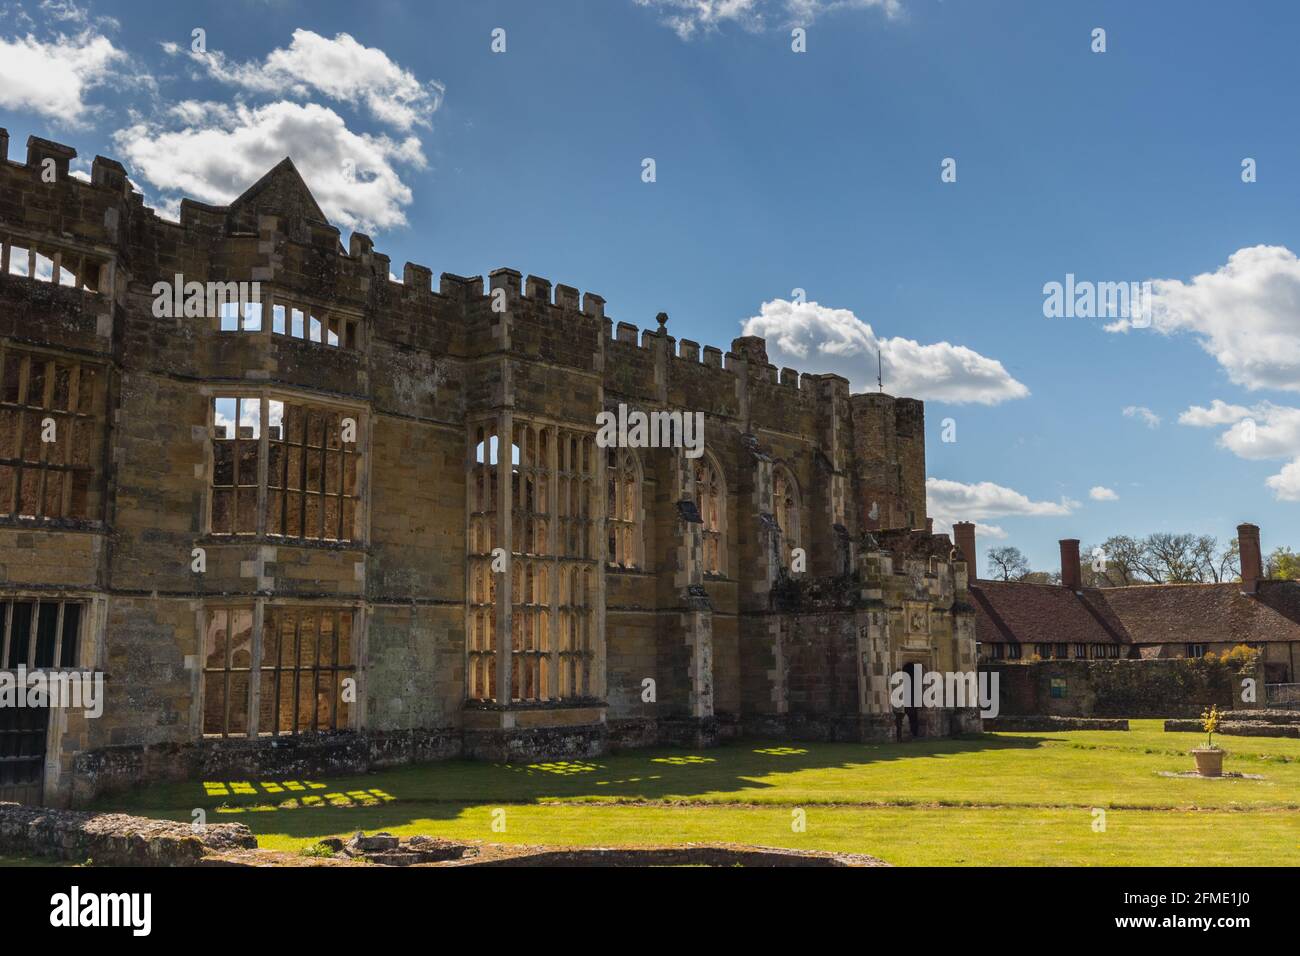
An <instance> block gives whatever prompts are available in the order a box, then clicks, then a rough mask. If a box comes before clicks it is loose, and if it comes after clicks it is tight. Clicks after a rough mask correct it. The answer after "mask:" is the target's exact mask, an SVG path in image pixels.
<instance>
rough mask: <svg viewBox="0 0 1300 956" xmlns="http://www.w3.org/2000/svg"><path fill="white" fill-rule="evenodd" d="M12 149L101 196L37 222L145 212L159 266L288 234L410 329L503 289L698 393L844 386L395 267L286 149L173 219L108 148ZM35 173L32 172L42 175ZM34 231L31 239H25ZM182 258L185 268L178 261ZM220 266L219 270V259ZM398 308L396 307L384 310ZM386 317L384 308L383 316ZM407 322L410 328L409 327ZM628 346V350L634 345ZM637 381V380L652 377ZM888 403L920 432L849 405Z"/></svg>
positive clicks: (562, 304)
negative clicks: (325, 200)
mask: <svg viewBox="0 0 1300 956" xmlns="http://www.w3.org/2000/svg"><path fill="white" fill-rule="evenodd" d="M8 153H9V135H8V132H7V131H5V130H3V129H0V159H3V163H0V169H7V170H8V171H9V172H10V174H13V173H15V172H17V171H18V170H24V169H25V170H28V171H29V172H32V173H35V172H37V171H40V170H47V169H49V168H51V166H52V168H53V169H54V170H55V180H56V182H59V183H61V184H66V186H69V187H70V188H72V189H73V190H78V191H87V192H89V193H91V194H92V195H95V196H97V197H98V200H97V201H96V202H85V201H80V202H75V203H69V204H66V205H65V206H64V207H63V208H64V216H65V219H64V220H63V221H56V222H52V223H51V222H46V223H45V228H49V227H50V226H51V225H53V227H54V228H55V229H56V230H57V231H58V232H59V233H60V235H62V236H71V235H77V234H78V230H77V228H76V227H77V226H78V225H84V226H86V229H85V230H84V231H85V233H86V235H88V236H90V237H92V238H93V239H94V240H95V241H96V242H102V241H103V240H104V239H108V240H113V239H115V238H116V230H110V231H109V233H108V234H107V235H106V236H103V237H101V236H100V235H99V234H98V233H99V232H100V231H102V230H98V229H96V228H92V226H94V225H95V223H92V222H91V221H90V219H91V218H92V217H93V219H94V220H96V221H97V222H98V221H103V220H105V219H107V220H108V221H112V222H117V221H120V220H121V219H122V218H123V217H124V216H127V215H132V214H138V215H141V216H144V217H145V219H144V221H143V222H142V223H141V225H143V227H144V228H145V229H152V230H155V231H157V232H159V233H161V234H160V235H159V237H158V240H157V242H156V243H155V245H156V247H157V248H159V249H163V250H168V251H169V255H170V258H169V259H167V260H160V262H159V264H158V267H157V268H158V271H159V272H160V273H162V274H165V275H170V274H171V273H172V272H173V271H175V272H180V271H185V272H187V273H189V272H193V273H195V274H196V275H197V276H200V277H202V276H203V275H204V273H205V272H207V271H210V270H211V271H212V274H213V275H214V276H215V277H217V278H221V279H242V278H244V277H243V276H241V275H236V274H227V273H228V272H229V268H228V267H224V266H220V265H218V263H219V262H220V261H221V260H222V257H221V256H219V255H214V254H213V250H216V249H219V248H220V245H221V243H225V242H232V241H233V242H241V241H242V242H249V243H256V244H257V249H258V250H259V251H260V252H261V253H262V254H263V256H264V258H266V259H267V260H268V263H269V264H268V266H267V267H266V268H264V269H257V270H254V271H256V272H257V273H259V274H258V275H255V276H251V277H250V278H253V279H261V280H262V281H264V282H265V281H268V280H270V281H271V282H272V283H277V282H279V281H280V278H281V270H282V269H284V267H285V266H284V262H285V259H286V254H283V253H280V252H278V251H274V250H276V249H277V243H288V244H289V245H290V246H295V245H296V246H298V247H299V248H301V249H302V252H301V253H298V254H296V255H297V256H298V258H297V259H296V260H295V261H294V266H295V270H293V275H292V276H291V277H290V279H287V280H286V281H287V282H290V284H292V283H293V282H295V281H296V282H297V283H299V284H300V285H301V287H302V288H301V290H300V291H301V292H302V294H304V295H308V296H310V295H316V296H323V297H325V298H326V299H331V300H334V301H337V302H340V303H348V304H349V306H350V307H351V308H354V309H359V310H363V311H364V310H367V309H370V308H377V309H379V311H380V312H381V313H383V314H384V315H385V316H388V315H390V314H391V316H392V320H391V321H392V322H393V323H394V326H393V329H394V330H395V331H400V330H401V329H402V328H405V329H408V330H414V329H416V328H418V327H419V326H420V325H422V324H424V323H442V324H448V325H450V326H452V327H456V326H458V325H462V324H463V323H464V322H465V320H466V319H468V320H470V324H469V325H468V326H464V328H466V329H470V330H472V329H474V328H478V326H476V325H475V324H474V323H476V322H482V321H483V320H484V319H485V318H489V317H490V316H491V314H492V311H495V309H490V306H492V305H495V304H497V303H499V301H500V297H501V296H504V300H505V304H506V307H507V309H506V311H507V312H508V313H509V315H510V322H511V323H512V324H513V325H514V326H516V327H517V328H519V329H522V328H523V327H524V326H527V325H528V324H529V323H535V322H539V321H547V319H546V316H547V315H548V314H550V315H551V318H550V319H549V321H550V322H551V323H552V324H553V323H555V322H563V321H564V317H565V316H583V317H585V318H586V319H589V320H595V321H596V322H598V323H604V335H605V338H606V341H607V342H609V343H611V344H613V345H614V346H615V347H616V348H624V347H631V348H634V349H636V350H637V354H640V355H643V356H645V359H644V360H637V361H636V362H634V363H633V365H632V366H630V373H631V374H632V375H633V378H638V377H640V378H647V379H648V378H650V377H653V376H654V375H656V374H659V373H656V372H654V363H655V362H658V361H660V359H659V358H657V356H660V355H661V354H662V355H663V356H664V358H666V360H667V362H668V368H669V369H670V370H673V369H676V370H679V371H675V372H671V371H670V374H672V375H686V376H688V377H690V378H691V380H692V381H694V382H696V387H695V388H694V389H693V390H689V391H690V394H694V395H697V396H700V395H705V394H707V388H706V387H705V384H704V383H705V381H706V379H700V378H698V375H697V373H696V372H695V371H693V370H695V369H699V370H701V371H702V372H703V374H704V375H705V376H708V375H712V374H726V375H727V376H728V379H732V380H734V378H735V377H737V376H740V377H743V378H744V379H745V382H746V387H747V388H748V389H749V390H750V392H751V393H752V394H754V395H760V394H762V395H766V394H768V392H767V391H766V390H768V389H770V390H772V392H771V395H772V397H771V398H770V399H761V401H763V402H766V403H767V404H766V405H765V406H764V407H765V408H766V407H768V406H770V407H772V408H779V407H780V405H781V399H780V398H779V396H780V395H781V394H785V395H786V396H787V397H790V396H797V397H798V402H797V405H796V406H795V407H799V408H810V407H812V406H813V405H821V404H825V403H831V404H834V403H835V402H836V401H838V400H841V399H844V398H848V397H849V384H848V381H847V380H846V379H844V378H843V377H841V376H837V375H830V374H818V373H813V372H802V373H801V372H800V371H799V370H797V369H794V368H789V367H778V366H776V365H775V364H773V363H772V362H770V361H769V358H768V354H767V345H766V342H765V341H764V339H763V338H761V337H759V336H740V337H737V338H735V339H733V340H732V342H731V345H730V348H727V349H723V348H719V347H716V346H711V345H703V346H702V345H701V344H700V343H699V342H697V341H694V340H692V339H687V338H682V339H677V338H676V337H674V336H672V335H670V334H668V331H667V325H668V316H667V315H665V314H663V313H660V314H659V316H658V317H657V319H658V328H654V327H650V326H647V327H645V328H641V327H638V326H637V325H635V324H633V323H630V322H625V321H616V320H615V319H613V318H611V317H610V316H609V315H608V313H607V311H606V300H605V298H604V297H603V296H601V295H599V294H597V293H595V292H591V291H587V292H582V291H580V290H579V289H578V288H577V287H576V286H573V285H568V284H564V283H553V282H552V281H551V280H550V279H548V278H545V277H542V276H537V275H527V276H525V275H524V273H522V272H520V271H519V270H517V269H513V268H509V267H502V268H497V269H493V270H491V271H490V272H489V273H487V275H486V276H484V275H474V276H462V275H457V274H453V273H448V272H444V273H441V275H440V276H439V280H438V284H437V286H436V287H435V285H434V270H433V269H432V268H430V267H429V266H426V265H422V264H420V263H415V262H406V263H404V264H403V266H402V268H401V274H400V277H399V276H397V275H395V274H394V272H393V270H392V268H391V260H390V257H389V256H388V255H386V254H384V253H382V252H380V251H377V250H376V248H375V244H374V241H373V239H372V238H371V237H370V236H369V235H366V234H365V233H363V232H353V233H352V234H351V235H350V236H348V237H347V239H346V243H345V242H344V241H343V237H342V235H341V233H340V231H339V230H338V228H337V227H335V226H333V225H331V224H330V223H329V222H328V221H327V219H326V217H325V215H324V213H323V212H322V211H321V210H320V208H319V206H318V205H317V204H316V201H315V199H314V198H313V197H312V195H311V193H310V190H309V188H308V187H307V185H306V183H305V182H303V180H302V178H301V176H300V175H299V173H298V171H297V169H296V168H295V167H294V165H293V162H292V160H291V159H289V158H285V159H284V160H282V161H281V162H280V163H278V164H277V165H276V166H275V167H273V168H272V169H271V170H269V171H268V172H267V173H266V174H265V175H264V176H262V177H261V178H260V179H259V180H258V181H257V182H256V183H254V184H252V185H251V186H249V187H248V189H246V190H245V191H244V192H243V193H242V194H241V195H239V196H238V197H236V198H235V199H233V200H232V201H231V202H230V203H229V204H228V205H224V206H219V205H212V204H208V203H203V202H199V201H197V200H193V199H189V198H185V199H182V200H181V202H180V206H179V221H177V222H173V221H171V220H168V219H165V218H162V217H161V216H159V215H158V213H157V211H156V210H154V209H152V208H150V207H147V206H145V205H144V202H143V197H142V196H141V195H140V193H138V192H136V191H135V190H133V189H132V188H131V185H130V181H129V178H128V173H127V170H126V169H125V168H124V167H123V166H122V164H121V163H119V162H117V161H116V160H113V159H109V158H106V157H103V156H96V157H95V159H94V161H93V163H92V166H91V174H90V177H89V179H88V180H87V179H86V178H84V177H81V176H71V175H70V174H69V170H70V164H71V163H72V161H73V160H74V159H75V158H76V156H77V152H76V150H75V149H74V148H73V147H71V146H67V145H64V144H61V143H57V142H54V141H51V140H47V139H42V138H40V137H36V136H31V137H29V138H28V140H27V156H26V160H25V162H21V163H19V162H14V161H13V160H11V159H9V155H8ZM33 178H36V179H37V182H38V184H39V178H38V177H33ZM25 188H38V186H30V187H25ZM114 208H116V209H117V210H118V212H117V213H116V214H114V213H112V212H108V210H112V209H114ZM73 217H85V218H86V219H87V221H86V222H85V223H78V222H74V221H73ZM54 219H56V220H57V214H56V215H55V217H54ZM15 225H16V224H15ZM70 227H71V228H70ZM32 231H33V229H32V228H31V226H30V224H28V225H27V226H26V227H25V228H23V229H20V230H19V234H20V235H30V233H31V232H32ZM35 243H36V240H35V239H33V240H32V244H33V245H35ZM322 257H323V258H322ZM330 260H333V261H332V263H331V262H330ZM183 266H184V267H186V268H184V269H182V267H183ZM223 269H224V270H225V271H221V270H223ZM321 275H325V276H329V277H330V281H329V282H328V283H326V284H324V285H322V284H321V283H320V282H318V281H316V278H315V277H317V276H321ZM154 278H155V277H154V276H152V275H144V276H137V277H135V281H144V282H152V281H153V279H154ZM394 309H395V310H397V311H395V312H393V311H391V310H394ZM384 321H389V319H388V318H387V317H386V318H385V319H384ZM598 328H599V326H598ZM405 334H407V335H414V334H416V333H415V332H414V331H408V332H407V333H405ZM449 334H450V333H449ZM496 341H498V342H501V341H504V340H500V339H498V340H496ZM661 349H662V350H663V351H662V352H660V350H661ZM625 354H627V353H625ZM628 358H629V359H630V358H631V356H630V354H629V355H628ZM625 380H627V381H630V380H628V379H626V378H625ZM715 387H719V388H721V389H723V390H724V391H725V393H726V394H727V395H731V394H732V393H733V392H734V389H735V385H734V384H723V383H722V382H721V381H719V382H717V383H715ZM637 388H640V389H641V390H642V391H645V390H646V389H649V388H650V385H649V384H646V385H644V386H637ZM634 390H636V389H634ZM787 400H788V398H787ZM886 405H888V406H889V409H890V411H892V415H893V419H894V422H893V426H894V427H893V430H895V431H896V432H897V433H898V434H899V435H900V436H908V437H913V436H916V435H920V434H921V433H922V428H923V424H924V413H923V411H922V405H921V403H920V402H915V401H913V400H911V399H894V398H892V397H890V396H883V395H874V394H866V395H854V396H852V407H853V408H855V409H862V410H864V411H867V410H871V411H875V412H881V411H883V410H884V406H886Z"/></svg>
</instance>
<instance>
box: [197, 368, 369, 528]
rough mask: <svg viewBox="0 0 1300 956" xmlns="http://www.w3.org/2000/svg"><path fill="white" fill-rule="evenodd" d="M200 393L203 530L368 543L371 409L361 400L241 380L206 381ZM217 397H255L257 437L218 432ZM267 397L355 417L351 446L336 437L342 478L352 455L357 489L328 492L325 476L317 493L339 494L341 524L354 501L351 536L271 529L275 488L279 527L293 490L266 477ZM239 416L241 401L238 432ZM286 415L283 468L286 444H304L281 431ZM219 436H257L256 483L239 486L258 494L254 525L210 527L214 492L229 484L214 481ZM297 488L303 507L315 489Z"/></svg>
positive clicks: (322, 495) (236, 523) (287, 456)
mask: <svg viewBox="0 0 1300 956" xmlns="http://www.w3.org/2000/svg"><path fill="white" fill-rule="evenodd" d="M203 394H204V398H205V400H206V402H207V418H206V422H205V427H206V432H207V439H206V441H205V444H204V468H205V475H206V481H205V485H204V496H205V500H204V508H203V533H204V534H205V535H206V536H209V537H212V538H215V539H218V540H221V541H264V542H267V543H274V544H283V545H288V546H307V547H311V546H332V547H339V546H341V547H350V548H364V547H365V546H366V544H367V542H368V540H369V469H370V458H371V456H370V454H369V453H368V449H369V448H370V447H371V442H370V441H369V436H370V424H371V417H370V414H369V410H368V409H367V407H366V406H365V405H362V404H358V403H354V402H346V401H337V400H335V399H330V398H322V397H319V396H316V395H312V394H304V393H302V392H298V391H293V390H291V389H283V388H277V387H264V388H256V387H253V388H250V387H248V386H245V385H238V386H230V387H223V386H219V385H214V386H208V387H206V388H205V389H204V391H203ZM219 399H236V400H237V401H239V402H241V403H242V402H243V401H245V400H249V401H257V402H258V409H259V411H258V420H257V428H258V434H257V436H256V437H255V438H242V439H241V438H238V437H236V438H235V439H218V438H217V432H216V429H217V421H216V417H217V401H218V400H219ZM271 402H280V403H282V404H283V405H285V406H288V405H291V404H292V405H298V406H302V407H305V408H307V409H309V410H315V411H317V412H324V413H326V414H330V415H337V416H338V417H339V420H340V423H341V421H342V419H344V418H352V419H353V420H354V421H355V422H356V441H355V442H354V443H353V448H354V450H351V451H349V450H346V449H343V448H342V445H343V443H342V441H341V439H340V443H339V444H340V449H338V450H337V451H338V453H339V454H340V456H341V459H340V469H339V471H340V481H341V482H342V481H343V480H345V479H344V476H345V474H346V472H345V470H344V466H345V465H346V464H347V463H348V461H349V459H351V464H352V468H353V469H354V472H355V478H354V481H355V493H354V494H350V495H349V494H346V493H345V492H343V491H342V490H340V492H338V493H334V492H329V491H328V490H327V489H325V488H324V483H323V479H322V486H321V490H320V492H319V493H318V494H319V498H320V500H321V502H322V503H323V502H324V499H326V498H336V499H338V502H339V522H340V525H341V524H342V523H344V522H345V521H346V510H347V509H346V502H347V501H351V502H352V503H353V517H352V536H351V537H348V538H327V537H324V536H323V535H322V536H309V535H302V534H298V535H291V534H287V533H281V532H276V531H272V530H271V525H272V515H271V504H272V498H273V495H274V493H275V492H279V493H280V496H281V497H280V502H281V515H282V523H281V525H280V527H281V528H283V529H285V531H287V530H288V527H289V526H288V518H287V512H286V510H285V509H287V507H288V500H289V494H290V493H291V491H292V490H291V489H288V488H281V487H279V486H276V487H272V486H271V485H270V477H271V476H270V468H271V460H270V459H271V452H270V449H271V444H272V442H271V438H270V427H269V425H270V403H271ZM241 416H242V404H240V405H237V406H236V423H235V427H236V435H238V429H239V427H240V421H239V419H240V418H241ZM285 417H286V416H285V415H284V414H283V413H282V416H281V424H280V427H281V436H282V437H281V439H280V440H279V442H278V443H279V444H280V445H281V446H282V451H281V456H282V461H283V465H284V468H285V469H287V468H288V466H289V461H290V454H289V449H290V448H291V447H302V446H297V445H296V444H294V443H290V442H288V441H286V440H285V438H284V432H283V428H284V418H285ZM220 440H229V441H235V442H237V443H238V442H240V441H248V442H251V441H256V442H257V484H256V485H255V486H254V485H251V484H250V485H242V486H241V487H246V488H253V489H255V491H256V496H257V499H256V504H255V506H254V509H255V514H254V518H255V522H256V529H255V530H253V531H236V530H232V531H217V530H214V521H213V516H214V512H215V509H216V498H217V493H218V492H220V491H223V490H226V488H228V487H232V486H226V485H218V484H217V483H216V479H217V462H216V442H217V441H220ZM307 449H308V451H314V450H316V449H315V447H314V446H310V445H309V446H307ZM321 451H322V453H327V452H328V451H329V449H326V448H324V447H322V448H321ZM237 452H238V444H237V445H236V454H237ZM306 457H307V455H306V454H303V456H302V458H303V465H302V467H303V468H305V467H306V464H307V463H306ZM328 471H329V467H328V464H326V465H325V466H324V467H323V468H322V472H323V473H327V472H328ZM285 473H286V472H284V471H282V472H281V474H282V475H283V474H285ZM300 474H301V473H300ZM233 477H234V478H235V480H236V481H239V479H240V476H239V475H238V474H235V475H234V476H233ZM282 483H284V484H287V481H285V480H284V479H283V478H282ZM300 483H304V484H305V480H302V481H300ZM342 487H343V486H342V485H340V489H342ZM296 491H297V493H300V494H302V496H303V508H304V509H305V508H306V507H307V497H308V496H309V495H312V494H317V492H312V491H309V490H307V489H306V488H302V489H297V490H296ZM237 508H238V493H236V498H235V502H234V503H233V504H232V509H237ZM300 517H301V514H300ZM231 520H232V525H231V527H232V529H233V528H238V527H239V517H238V512H237V511H232V519H231ZM321 520H323V519H321ZM299 530H300V531H301V530H302V525H301V524H300V525H299ZM322 531H323V529H322Z"/></svg>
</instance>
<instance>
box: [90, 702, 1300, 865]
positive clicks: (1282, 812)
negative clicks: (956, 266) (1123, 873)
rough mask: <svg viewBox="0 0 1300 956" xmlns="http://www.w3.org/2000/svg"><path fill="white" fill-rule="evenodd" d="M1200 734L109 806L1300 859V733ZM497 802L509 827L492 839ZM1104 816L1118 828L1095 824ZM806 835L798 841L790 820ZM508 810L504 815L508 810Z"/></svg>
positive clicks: (282, 828) (786, 757) (517, 828)
mask: <svg viewBox="0 0 1300 956" xmlns="http://www.w3.org/2000/svg"><path fill="white" fill-rule="evenodd" d="M1202 740H1203V738H1202V736H1201V735H1199V734H1166V733H1164V731H1163V730H1162V729H1161V722H1160V721H1154V720H1147V721H1134V722H1133V730H1132V731H1130V732H1128V733H1120V732H1102V731H1088V732H1068V733H1037V734H1035V733H1027V734H985V735H981V736H977V737H970V738H964V739H960V740H936V741H921V742H916V743H911V744H903V745H894V744H889V745H872V746H868V745H861V744H791V743H779V742H756V741H745V742H743V743H735V744H731V745H728V746H725V747H720V748H717V749H712V750H702V751H685V750H658V751H639V752H634V753H629V754H620V755H617V756H611V757H604V758H600V759H597V760H592V761H566V762H555V763H540V764H533V765H530V766H524V765H503V764H496V765H494V764H486V763H475V762H468V761H455V762H448V763H438V764H425V765H421V766H418V767H407V768H402V769H398V770H392V771H386V772H382V773H374V774H361V775H357V776H350V777H339V778H331V779H322V780H311V781H308V780H297V781H288V780H244V781H233V780H224V781H209V782H207V783H184V784H168V785H162V786H152V787H148V788H143V789H140V790H138V791H135V792H132V793H130V794H125V795H118V796H116V797H113V798H108V799H106V800H104V801H103V802H102V803H101V808H103V809H114V810H127V811H130V812H135V813H141V814H147V815H151V816H161V817H168V818H172V819H178V820H190V819H192V816H193V811H194V809H196V808H200V807H201V808H204V809H205V810H206V811H207V813H208V820H209V822H214V823H215V822H224V821H238V822H241V823H246V824H247V825H248V826H249V827H251V828H252V829H253V830H254V832H256V833H257V834H258V837H259V842H260V844H261V845H262V846H264V847H269V848H273V849H296V848H299V847H303V846H307V845H310V844H312V843H314V842H315V841H316V840H318V839H320V838H321V837H323V836H330V835H339V834H345V833H351V832H353V831H356V830H366V831H374V830H377V829H386V830H389V831H391V832H394V833H399V834H403V835H407V834H416V833H426V834H430V835H435V836H446V837H464V838H474V839H482V840H488V841H496V842H520V843H547V844H569V845H573V844H603V845H610V844H632V843H674V842H683V841H737V842H745V843H758V844H765V845H768V846H787V847H800V848H810V849H822V850H843V851H850V852H859V853H870V854H872V855H874V856H878V857H881V858H882V859H884V860H887V861H889V862H891V863H894V864H898V865H923V864H959V865H960V864H964V865H991V864H1008V865H1016V864H1025V865H1036V864H1102V865H1105V864H1111V865H1139V864H1151V865H1159V864H1171V865H1178V864H1200V865H1221V864H1222V865H1250V864H1263V863H1273V864H1291V865H1300V740H1294V739H1271V738H1250V737H1224V738H1221V743H1222V744H1223V746H1224V747H1226V748H1227V749H1228V751H1229V757H1228V759H1227V761H1226V762H1225V769H1226V770H1229V771H1236V772H1239V773H1245V774H1251V775H1258V776H1260V777H1262V779H1258V780H1256V779H1239V780H1218V781H1214V780H1198V779H1181V778H1171V777H1164V776H1161V775H1160V774H1161V772H1162V771H1175V772H1177V771H1182V770H1186V769H1188V768H1190V766H1191V763H1192V761H1191V757H1190V756H1189V755H1188V753H1187V751H1188V750H1190V749H1191V748H1192V747H1193V746H1196V745H1197V744H1198V743H1200V742H1201V741H1202ZM498 809H500V810H504V821H505V831H504V832H494V831H493V829H492V821H493V811H494V810H498ZM1095 809H1104V810H1105V811H1106V813H1105V821H1104V822H1105V829H1104V832H1099V831H1098V830H1097V829H1095V828H1094V824H1095V823H1096V822H1097V821H1098V817H1097V815H1096V814H1094V810H1095ZM796 810H802V811H803V814H804V815H805V819H806V829H805V830H804V831H803V832H795V831H794V830H793V829H792V826H791V823H792V819H793V816H794V811H796ZM499 816H500V815H499V814H498V817H499Z"/></svg>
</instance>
